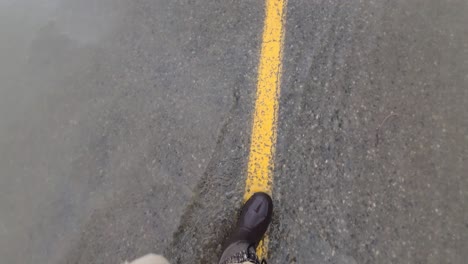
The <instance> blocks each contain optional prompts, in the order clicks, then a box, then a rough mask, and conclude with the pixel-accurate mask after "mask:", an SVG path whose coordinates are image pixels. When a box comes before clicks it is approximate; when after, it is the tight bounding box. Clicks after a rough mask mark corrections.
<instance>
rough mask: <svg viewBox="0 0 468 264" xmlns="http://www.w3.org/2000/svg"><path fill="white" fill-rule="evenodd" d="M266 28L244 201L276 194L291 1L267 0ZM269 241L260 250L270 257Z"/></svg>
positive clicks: (265, 240) (266, 240)
mask: <svg viewBox="0 0 468 264" xmlns="http://www.w3.org/2000/svg"><path fill="white" fill-rule="evenodd" d="M265 1H266V7H265V24H264V27H263V38H262V49H261V54H260V61H259V65H258V81H257V94H256V100H255V112H254V117H253V125H252V136H251V142H250V154H249V163H248V169H247V179H246V185H245V195H244V200H247V199H248V198H250V196H252V194H254V193H256V192H266V193H268V194H270V195H271V194H272V183H273V168H274V160H273V158H274V155H275V145H276V127H277V120H278V98H279V94H280V85H281V63H282V51H283V41H284V18H285V13H286V12H285V11H286V2H287V0H265ZM267 244H268V238H266V239H264V241H263V243H261V246H259V248H258V254H259V256H261V257H264V256H265V255H266V252H267V251H266V249H267V248H268V245H267Z"/></svg>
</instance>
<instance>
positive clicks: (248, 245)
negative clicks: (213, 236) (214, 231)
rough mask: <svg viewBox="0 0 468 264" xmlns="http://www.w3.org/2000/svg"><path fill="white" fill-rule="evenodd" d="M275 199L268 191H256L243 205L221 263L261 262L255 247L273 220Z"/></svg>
mask: <svg viewBox="0 0 468 264" xmlns="http://www.w3.org/2000/svg"><path fill="white" fill-rule="evenodd" d="M272 213H273V201H272V200H271V197H270V196H269V195H268V194H266V193H255V194H254V195H252V197H251V198H250V199H249V200H248V201H247V202H246V203H245V205H244V206H243V207H242V212H241V215H240V218H239V220H238V221H237V226H236V229H235V230H234V232H233V233H232V234H231V236H230V238H229V240H228V243H227V244H226V245H227V246H226V248H225V250H224V252H223V255H222V256H221V260H220V261H219V263H220V264H227V263H242V262H245V261H251V262H253V263H260V262H259V260H258V258H257V254H256V252H255V248H256V247H257V245H258V243H259V242H260V240H261V239H262V237H263V235H265V232H266V231H267V229H268V226H269V225H270V222H271V215H272Z"/></svg>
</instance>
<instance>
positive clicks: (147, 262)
mask: <svg viewBox="0 0 468 264" xmlns="http://www.w3.org/2000/svg"><path fill="white" fill-rule="evenodd" d="M126 264H169V262H168V261H167V260H166V259H165V258H164V257H163V256H159V255H155V254H148V255H146V256H143V257H141V258H139V259H136V260H134V261H132V262H130V263H128V262H127V263H126Z"/></svg>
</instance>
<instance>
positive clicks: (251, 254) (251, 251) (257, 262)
mask: <svg viewBox="0 0 468 264" xmlns="http://www.w3.org/2000/svg"><path fill="white" fill-rule="evenodd" d="M247 252H248V255H249V258H251V259H252V260H253V261H254V263H255V264H268V263H267V262H266V260H265V259H262V261H261V262H260V260H259V259H258V256H257V253H256V250H255V246H254V245H250V246H249V247H248V248H247Z"/></svg>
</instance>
